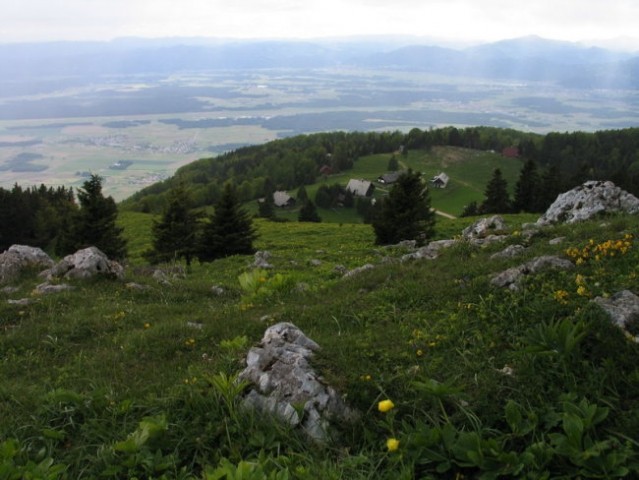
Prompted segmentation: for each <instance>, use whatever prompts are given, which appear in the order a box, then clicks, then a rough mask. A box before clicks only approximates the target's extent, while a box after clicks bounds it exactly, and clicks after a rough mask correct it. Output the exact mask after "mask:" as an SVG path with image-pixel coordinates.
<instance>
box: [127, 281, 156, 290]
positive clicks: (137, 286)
mask: <svg viewBox="0 0 639 480" xmlns="http://www.w3.org/2000/svg"><path fill="white" fill-rule="evenodd" d="M124 286H125V287H126V288H128V289H130V290H139V291H144V290H149V289H150V288H151V287H149V286H148V285H142V284H141V283H135V282H129V283H127V284H125V285H124Z"/></svg>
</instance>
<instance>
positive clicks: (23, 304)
mask: <svg viewBox="0 0 639 480" xmlns="http://www.w3.org/2000/svg"><path fill="white" fill-rule="evenodd" d="M34 301H35V300H33V299H32V298H21V299H19V300H7V303H8V304H9V305H18V306H21V307H26V306H27V305H31V304H32V303H34Z"/></svg>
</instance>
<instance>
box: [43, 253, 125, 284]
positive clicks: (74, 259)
mask: <svg viewBox="0 0 639 480" xmlns="http://www.w3.org/2000/svg"><path fill="white" fill-rule="evenodd" d="M95 275H105V276H109V277H115V278H118V279H122V278H123V277H124V268H123V267H122V265H120V264H119V263H118V262H116V261H114V260H109V258H108V257H107V256H106V255H105V254H104V253H103V252H102V251H101V250H100V249H99V248H97V247H88V248H85V249H82V250H78V251H77V252H75V253H74V254H72V255H67V256H66V257H64V258H63V259H62V260H61V261H60V262H58V264H56V265H54V266H53V267H52V268H50V269H48V270H45V271H44V272H42V273H40V276H41V277H44V278H46V279H47V280H52V279H53V278H56V277H64V278H80V279H84V278H90V277H93V276H95Z"/></svg>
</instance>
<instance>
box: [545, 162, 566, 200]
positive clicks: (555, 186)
mask: <svg viewBox="0 0 639 480" xmlns="http://www.w3.org/2000/svg"><path fill="white" fill-rule="evenodd" d="M563 191H564V179H563V177H562V175H561V170H560V168H559V167H558V166H557V165H551V166H550V167H549V168H547V169H546V170H545V171H544V173H543V174H542V175H541V188H540V194H539V202H540V204H539V206H540V209H541V211H545V210H546V209H548V207H550V205H552V203H553V202H554V201H555V200H556V199H557V196H558V195H559V194H560V193H563Z"/></svg>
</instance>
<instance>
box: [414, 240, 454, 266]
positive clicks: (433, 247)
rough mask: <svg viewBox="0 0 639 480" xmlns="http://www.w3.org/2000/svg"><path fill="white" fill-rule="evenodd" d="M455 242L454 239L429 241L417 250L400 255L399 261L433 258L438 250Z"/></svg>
mask: <svg viewBox="0 0 639 480" xmlns="http://www.w3.org/2000/svg"><path fill="white" fill-rule="evenodd" d="M456 243H457V241H456V240H436V241H434V242H430V243H429V244H428V245H425V246H423V247H421V248H419V249H418V250H417V251H415V252H412V253H407V254H406V255H402V258H401V261H402V262H406V261H408V260H420V259H422V258H425V259H427V260H434V259H436V258H437V257H438V256H439V252H440V250H442V249H444V248H450V247H452V246H453V245H455V244H456Z"/></svg>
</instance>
